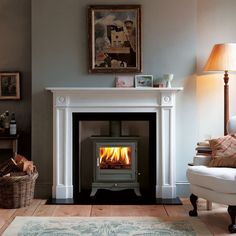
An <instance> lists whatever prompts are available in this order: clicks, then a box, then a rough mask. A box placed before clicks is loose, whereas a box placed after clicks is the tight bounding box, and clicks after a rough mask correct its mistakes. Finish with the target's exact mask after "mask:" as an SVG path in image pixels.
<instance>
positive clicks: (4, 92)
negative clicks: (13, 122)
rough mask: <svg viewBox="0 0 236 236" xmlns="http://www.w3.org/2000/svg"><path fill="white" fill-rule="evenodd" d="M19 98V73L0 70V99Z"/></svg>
mask: <svg viewBox="0 0 236 236" xmlns="http://www.w3.org/2000/svg"><path fill="white" fill-rule="evenodd" d="M19 99H20V73H19V72H0V100H19Z"/></svg>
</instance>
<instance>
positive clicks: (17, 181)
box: [0, 169, 38, 209]
mask: <svg viewBox="0 0 236 236" xmlns="http://www.w3.org/2000/svg"><path fill="white" fill-rule="evenodd" d="M37 178H38V172H37V170H36V169H35V170H34V171H33V173H32V174H25V175H21V176H5V177H0V208H8V209H11V208H20V207H25V206H29V205H30V204H31V202H32V200H33V197H34V188H35V181H36V179H37Z"/></svg>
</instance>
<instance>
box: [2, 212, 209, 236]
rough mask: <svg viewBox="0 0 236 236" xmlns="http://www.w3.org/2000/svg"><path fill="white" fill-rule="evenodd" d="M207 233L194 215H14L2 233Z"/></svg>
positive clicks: (71, 235)
mask: <svg viewBox="0 0 236 236" xmlns="http://www.w3.org/2000/svg"><path fill="white" fill-rule="evenodd" d="M15 235H18V236H76V235H86V236H131V235H132V236H157V235H165V236H172V235H176V236H185V235H188V236H190V235H211V234H210V233H209V231H208V230H207V228H206V227H205V225H204V224H203V223H202V222H201V221H200V220H199V219H196V218H194V219H193V218H185V219H172V218H171V219H170V218H165V219H164V218H156V217H16V218H15V219H14V220H13V222H12V223H11V224H10V226H9V227H8V228H7V229H6V231H5V232H4V233H3V236H15Z"/></svg>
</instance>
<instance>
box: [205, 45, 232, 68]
mask: <svg viewBox="0 0 236 236" xmlns="http://www.w3.org/2000/svg"><path fill="white" fill-rule="evenodd" d="M204 71H236V43H224V44H216V45H215V46H214V47H213V49H212V51H211V55H210V56H209V58H208V61H207V63H206V65H205V67H204Z"/></svg>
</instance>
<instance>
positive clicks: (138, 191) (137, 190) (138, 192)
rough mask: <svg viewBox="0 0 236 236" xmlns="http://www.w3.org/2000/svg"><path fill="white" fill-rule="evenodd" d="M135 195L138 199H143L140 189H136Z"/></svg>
mask: <svg viewBox="0 0 236 236" xmlns="http://www.w3.org/2000/svg"><path fill="white" fill-rule="evenodd" d="M134 193H135V194H136V195H137V196H138V197H141V196H142V195H141V193H140V190H139V188H134Z"/></svg>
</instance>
